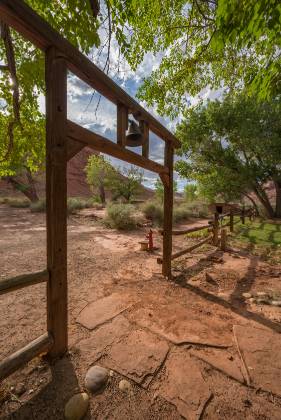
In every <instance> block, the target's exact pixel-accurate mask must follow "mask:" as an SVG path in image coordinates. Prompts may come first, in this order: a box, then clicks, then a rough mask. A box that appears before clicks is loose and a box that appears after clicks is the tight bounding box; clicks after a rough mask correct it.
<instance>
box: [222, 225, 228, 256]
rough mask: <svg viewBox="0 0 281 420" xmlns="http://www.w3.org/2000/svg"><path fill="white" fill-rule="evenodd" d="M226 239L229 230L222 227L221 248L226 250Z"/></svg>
mask: <svg viewBox="0 0 281 420" xmlns="http://www.w3.org/2000/svg"><path fill="white" fill-rule="evenodd" d="M226 241H227V231H226V229H221V250H222V251H225V250H226Z"/></svg>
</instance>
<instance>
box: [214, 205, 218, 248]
mask: <svg viewBox="0 0 281 420" xmlns="http://www.w3.org/2000/svg"><path fill="white" fill-rule="evenodd" d="M218 240H219V214H218V213H217V212H216V213H215V219H214V225H213V245H215V246H216V245H217V244H218Z"/></svg>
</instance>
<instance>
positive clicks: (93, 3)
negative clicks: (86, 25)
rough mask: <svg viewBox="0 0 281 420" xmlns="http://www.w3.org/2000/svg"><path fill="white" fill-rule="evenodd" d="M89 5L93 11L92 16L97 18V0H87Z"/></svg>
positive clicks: (98, 7)
mask: <svg viewBox="0 0 281 420" xmlns="http://www.w3.org/2000/svg"><path fill="white" fill-rule="evenodd" d="M89 1H90V6H91V9H92V12H93V16H94V18H97V16H98V14H99V12H100V2H99V0H89Z"/></svg>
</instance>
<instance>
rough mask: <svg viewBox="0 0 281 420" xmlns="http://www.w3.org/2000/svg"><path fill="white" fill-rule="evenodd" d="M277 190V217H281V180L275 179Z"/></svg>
mask: <svg viewBox="0 0 281 420" xmlns="http://www.w3.org/2000/svg"><path fill="white" fill-rule="evenodd" d="M274 186H275V192H276V207H275V217H278V218H281V181H277V180H276V181H274Z"/></svg>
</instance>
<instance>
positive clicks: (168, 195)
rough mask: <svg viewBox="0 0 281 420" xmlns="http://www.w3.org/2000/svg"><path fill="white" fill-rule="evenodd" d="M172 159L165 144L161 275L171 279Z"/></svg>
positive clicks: (168, 145) (168, 147) (170, 152)
mask: <svg viewBox="0 0 281 420" xmlns="http://www.w3.org/2000/svg"><path fill="white" fill-rule="evenodd" d="M173 157H174V149H173V147H172V145H171V143H168V142H167V143H166V144H165V159H164V163H165V166H167V167H168V169H169V175H168V176H167V177H163V178H162V182H163V184H164V225H163V263H162V274H163V276H164V277H168V278H171V255H172V228H173Z"/></svg>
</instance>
